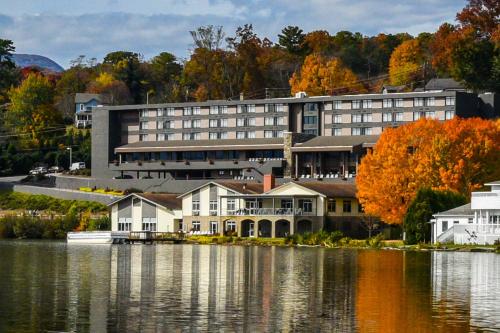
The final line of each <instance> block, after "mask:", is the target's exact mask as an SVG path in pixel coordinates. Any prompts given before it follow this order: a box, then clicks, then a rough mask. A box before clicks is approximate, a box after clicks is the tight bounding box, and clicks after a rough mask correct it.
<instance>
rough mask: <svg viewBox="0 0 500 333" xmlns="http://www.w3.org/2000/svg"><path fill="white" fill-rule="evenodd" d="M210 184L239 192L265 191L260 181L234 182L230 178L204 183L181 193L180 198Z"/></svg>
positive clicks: (255, 192)
mask: <svg viewBox="0 0 500 333" xmlns="http://www.w3.org/2000/svg"><path fill="white" fill-rule="evenodd" d="M210 184H212V185H215V186H220V187H223V188H225V189H226V190H229V191H232V192H236V193H238V194H261V193H262V192H263V185H262V184H260V183H255V182H251V183H250V182H249V183H245V182H234V181H229V180H228V181H223V180H218V181H211V182H208V183H205V184H203V185H200V186H198V187H195V188H193V189H192V190H190V191H188V192H186V193H183V194H181V195H179V196H178V198H182V197H184V196H186V195H188V194H189V193H192V192H194V191H197V190H199V189H201V188H203V187H205V186H207V185H210Z"/></svg>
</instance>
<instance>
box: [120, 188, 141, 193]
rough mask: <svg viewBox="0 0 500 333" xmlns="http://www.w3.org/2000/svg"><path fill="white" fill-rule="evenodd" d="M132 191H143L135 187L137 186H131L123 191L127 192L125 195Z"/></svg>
mask: <svg viewBox="0 0 500 333" xmlns="http://www.w3.org/2000/svg"><path fill="white" fill-rule="evenodd" d="M130 193H142V190H139V189H138V188H135V187H130V188H127V189H126V190H125V191H123V194H125V195H127V194H130Z"/></svg>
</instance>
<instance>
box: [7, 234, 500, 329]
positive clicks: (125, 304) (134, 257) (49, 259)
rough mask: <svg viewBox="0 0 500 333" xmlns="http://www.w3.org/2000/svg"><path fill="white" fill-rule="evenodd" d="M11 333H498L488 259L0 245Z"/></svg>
mask: <svg viewBox="0 0 500 333" xmlns="http://www.w3.org/2000/svg"><path fill="white" fill-rule="evenodd" d="M23 331H34V332H39V331H75V332H86V331H88V332H104V331H115V332H135V331H144V332H153V331H154V332H164V331H204V332H205V331H217V332H219V331H223V332H232V331H238V332H242V331H246V332H259V331H268V332H276V331H282V332H287V331H308V332H318V331H327V332H330V331H335V332H352V331H360V332H430V331H432V332H468V331H473V332H477V331H500V255H495V254H484V253H442V252H439V253H410V252H399V251H371V250H329V249H318V248H271V247H239V246H209V245H204V246H196V245H156V246H151V245H131V246H128V245H109V246H108V245H99V246H81V245H73V246H68V245H66V244H65V243H62V242H29V241H1V242H0V332H23Z"/></svg>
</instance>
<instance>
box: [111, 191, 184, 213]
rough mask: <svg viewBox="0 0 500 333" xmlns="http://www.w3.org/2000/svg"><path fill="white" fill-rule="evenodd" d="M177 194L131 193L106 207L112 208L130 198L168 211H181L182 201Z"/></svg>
mask: <svg viewBox="0 0 500 333" xmlns="http://www.w3.org/2000/svg"><path fill="white" fill-rule="evenodd" d="M178 196H179V194H175V193H131V194H129V195H126V196H124V197H121V198H119V199H117V200H114V201H112V202H110V203H109V204H108V206H112V205H114V204H116V203H118V202H120V201H123V200H125V199H128V198H130V197H138V198H141V199H144V200H146V201H149V202H150V203H152V204H155V205H158V206H162V207H164V208H167V209H169V210H178V209H182V200H180V199H179V198H178Z"/></svg>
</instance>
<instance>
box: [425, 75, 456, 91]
mask: <svg viewBox="0 0 500 333" xmlns="http://www.w3.org/2000/svg"><path fill="white" fill-rule="evenodd" d="M425 89H426V90H465V87H464V86H463V85H462V84H461V83H460V82H457V81H455V80H453V79H451V78H444V79H438V78H436V79H431V80H429V82H427V84H426V85H425Z"/></svg>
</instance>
